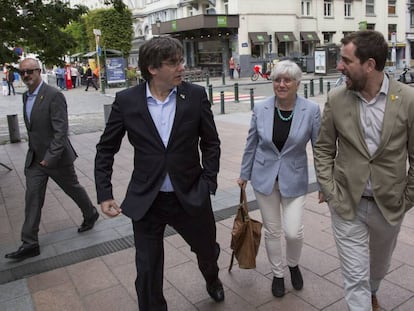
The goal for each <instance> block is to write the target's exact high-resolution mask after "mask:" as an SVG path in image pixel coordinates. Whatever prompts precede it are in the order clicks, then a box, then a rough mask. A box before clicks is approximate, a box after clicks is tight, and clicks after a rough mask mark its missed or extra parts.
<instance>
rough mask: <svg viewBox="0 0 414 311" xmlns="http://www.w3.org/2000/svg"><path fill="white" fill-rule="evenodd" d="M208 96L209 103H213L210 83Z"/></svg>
mask: <svg viewBox="0 0 414 311" xmlns="http://www.w3.org/2000/svg"><path fill="white" fill-rule="evenodd" d="M208 98H209V100H210V103H211V104H212V105H214V100H213V85H212V84H210V85H209V86H208Z"/></svg>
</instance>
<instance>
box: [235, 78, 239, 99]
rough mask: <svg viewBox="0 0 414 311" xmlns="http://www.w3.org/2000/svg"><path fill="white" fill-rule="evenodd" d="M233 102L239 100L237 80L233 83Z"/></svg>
mask: <svg viewBox="0 0 414 311" xmlns="http://www.w3.org/2000/svg"><path fill="white" fill-rule="evenodd" d="M234 102H236V103H238V102H239V84H238V83H237V82H236V83H234Z"/></svg>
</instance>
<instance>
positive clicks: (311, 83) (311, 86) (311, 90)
mask: <svg viewBox="0 0 414 311" xmlns="http://www.w3.org/2000/svg"><path fill="white" fill-rule="evenodd" d="M313 90H314V88H313V79H310V92H309V93H310V94H309V95H310V97H314V96H315V93H314V92H313Z"/></svg>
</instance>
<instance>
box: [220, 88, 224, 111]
mask: <svg viewBox="0 0 414 311" xmlns="http://www.w3.org/2000/svg"><path fill="white" fill-rule="evenodd" d="M220 114H224V91H220Z"/></svg>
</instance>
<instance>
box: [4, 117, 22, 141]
mask: <svg viewBox="0 0 414 311" xmlns="http://www.w3.org/2000/svg"><path fill="white" fill-rule="evenodd" d="M7 124H8V126H9V136H10V142H11V143H17V142H19V141H21V138H20V129H19V120H18V118H17V114H9V115H7Z"/></svg>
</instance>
